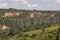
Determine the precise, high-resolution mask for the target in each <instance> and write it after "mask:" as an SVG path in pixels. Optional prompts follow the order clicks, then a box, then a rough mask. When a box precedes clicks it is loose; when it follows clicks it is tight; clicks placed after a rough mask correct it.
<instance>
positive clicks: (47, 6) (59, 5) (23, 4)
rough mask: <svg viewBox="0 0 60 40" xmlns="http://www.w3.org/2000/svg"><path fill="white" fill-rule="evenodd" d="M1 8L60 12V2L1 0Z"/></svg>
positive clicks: (56, 0) (48, 0) (58, 0)
mask: <svg viewBox="0 0 60 40" xmlns="http://www.w3.org/2000/svg"><path fill="white" fill-rule="evenodd" d="M0 8H17V9H37V10H60V0H0Z"/></svg>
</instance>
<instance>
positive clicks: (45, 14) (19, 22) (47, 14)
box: [0, 8, 60, 40]
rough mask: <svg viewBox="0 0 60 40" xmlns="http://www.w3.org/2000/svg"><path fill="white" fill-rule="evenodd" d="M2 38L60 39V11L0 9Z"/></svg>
mask: <svg viewBox="0 0 60 40" xmlns="http://www.w3.org/2000/svg"><path fill="white" fill-rule="evenodd" d="M5 13H7V14H9V13H12V14H14V13H19V14H20V15H19V16H16V15H15V14H14V15H13V16H11V15H10V14H9V16H6V15H5ZM3 25H5V26H7V27H8V28H7V29H5V30H4V29H3V28H4V27H3ZM0 40H60V12H59V11H39V10H17V9H12V8H10V9H0Z"/></svg>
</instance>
